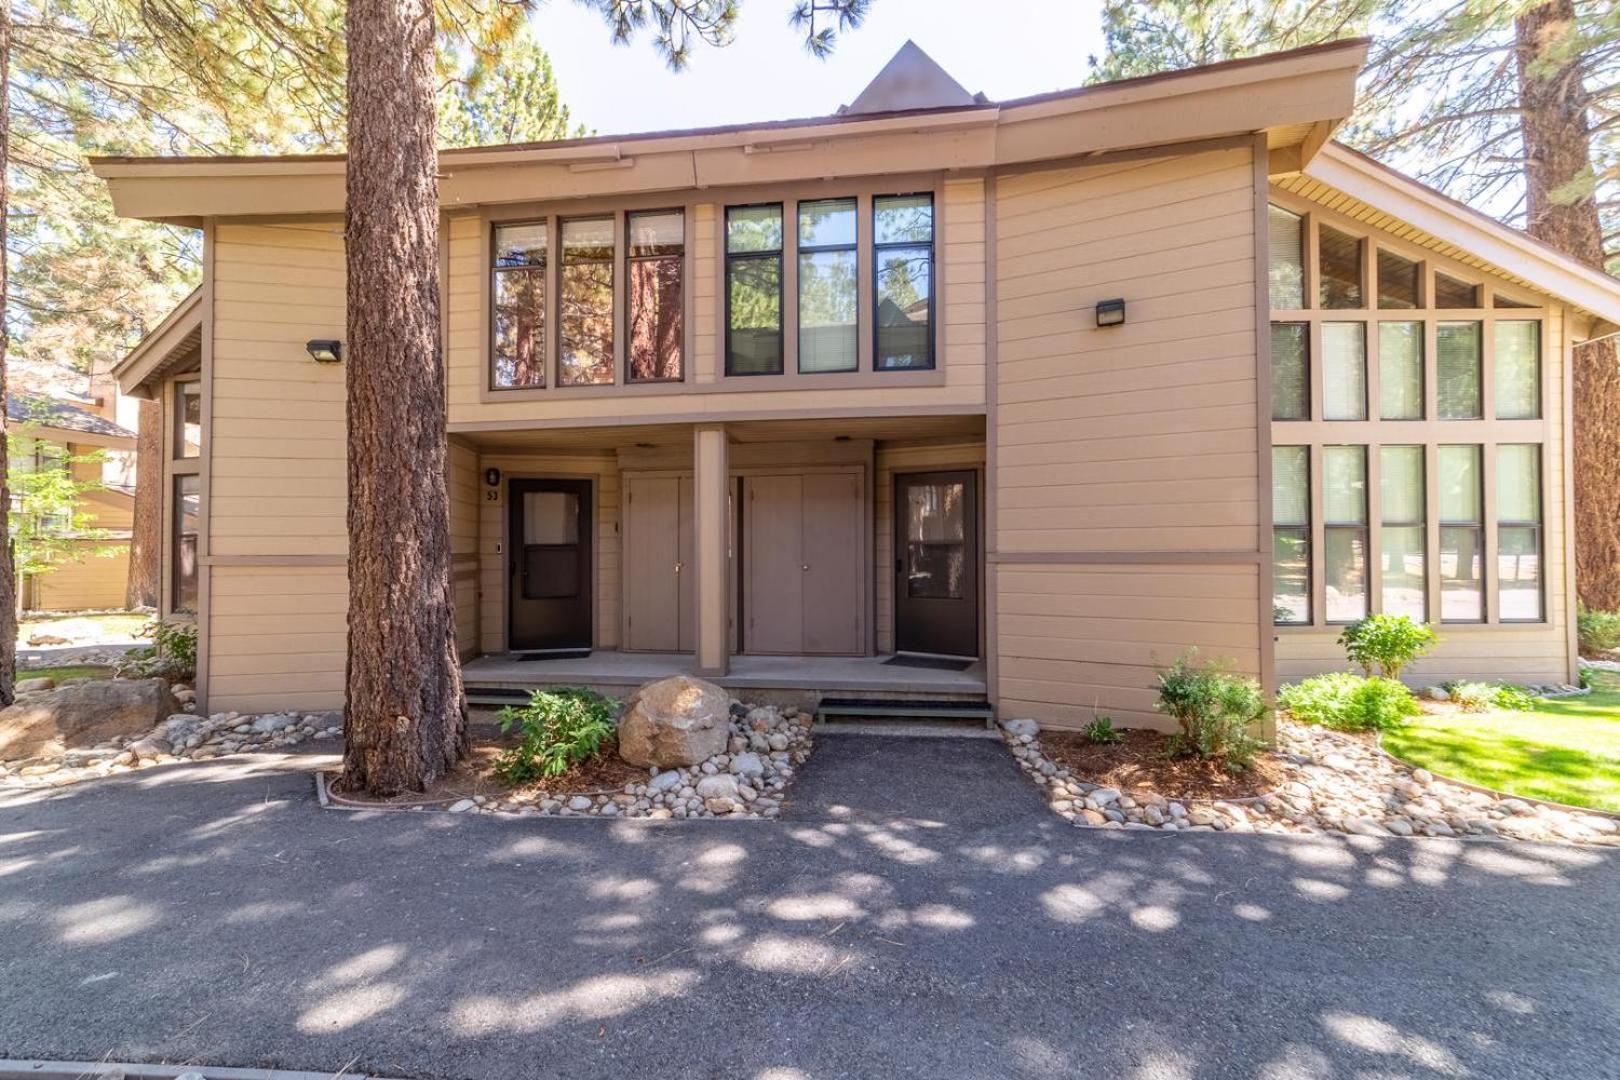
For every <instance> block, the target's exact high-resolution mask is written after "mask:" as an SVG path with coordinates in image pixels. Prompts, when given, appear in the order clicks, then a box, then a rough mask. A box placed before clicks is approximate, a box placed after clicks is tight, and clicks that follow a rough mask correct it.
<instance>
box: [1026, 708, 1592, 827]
mask: <svg viewBox="0 0 1620 1080" xmlns="http://www.w3.org/2000/svg"><path fill="white" fill-rule="evenodd" d="M1001 735H1002V740H1003V741H1004V742H1005V743H1006V744H1007V746H1008V747H1009V749H1010V750H1011V751H1012V754H1013V757H1014V758H1015V759H1016V760H1017V761H1018V766H1019V768H1021V769H1022V770H1023V771H1024V772H1025V773H1026V774H1027V775H1028V776H1029V777H1030V778H1031V779H1032V780H1034V781H1035V782H1036V783H1037V784H1039V785H1040V786H1041V788H1042V790H1043V792H1044V793H1045V795H1046V799H1047V803H1048V805H1049V806H1050V807H1051V808H1052V810H1053V811H1054V812H1056V813H1057V814H1059V815H1060V816H1061V817H1063V818H1065V819H1066V820H1068V821H1071V822H1073V823H1074V824H1075V825H1077V826H1081V827H1090V828H1104V829H1159V830H1163V831H1182V830H1187V831H1195V832H1269V833H1323V832H1338V833H1350V834H1355V835H1360V836H1382V837H1393V836H1449V837H1463V838H1467V839H1478V840H1487V839H1509V840H1535V841H1546V842H1555V843H1576V844H1607V845H1620V820H1616V819H1615V818H1614V817H1610V816H1606V815H1602V814H1596V813H1587V812H1581V811H1574V810H1561V809H1558V808H1556V807H1552V806H1546V805H1542V804H1538V803H1535V802H1532V801H1530V800H1527V799H1519V798H1514V797H1513V796H1510V795H1502V794H1499V793H1495V792H1483V791H1475V790H1473V789H1472V788H1468V787H1464V786H1462V785H1460V784H1454V783H1451V782H1449V781H1446V780H1444V779H1441V778H1437V777H1435V776H1434V775H1432V774H1431V773H1429V772H1428V771H1427V770H1425V769H1409V768H1407V767H1406V766H1405V765H1402V764H1401V763H1400V762H1397V761H1396V760H1395V759H1393V758H1391V757H1390V756H1389V755H1387V754H1385V753H1384V752H1383V751H1382V750H1380V749H1379V748H1378V746H1377V744H1376V743H1374V742H1373V741H1372V740H1371V739H1369V738H1365V737H1361V736H1357V735H1351V734H1346V733H1343V732H1337V731H1330V730H1328V729H1326V728H1320V727H1314V726H1311V725H1308V724H1299V723H1295V722H1293V721H1291V720H1285V719H1279V720H1278V722H1277V739H1276V745H1275V749H1273V750H1270V751H1267V753H1269V754H1271V755H1272V757H1273V758H1274V760H1276V761H1277V762H1278V764H1279V765H1280V766H1281V768H1282V770H1283V772H1284V774H1285V775H1286V776H1287V780H1285V781H1284V782H1283V783H1282V784H1280V785H1279V786H1278V787H1277V789H1276V790H1274V791H1272V792H1269V793H1267V794H1265V795H1261V796H1259V797H1257V798H1253V799H1243V800H1231V801H1226V800H1214V801H1210V800H1199V799H1181V800H1178V799H1170V798H1166V797H1164V796H1162V795H1158V794H1153V793H1143V792H1131V791H1121V790H1118V789H1115V788H1104V787H1099V786H1098V785H1096V784H1092V783H1088V782H1087V781H1085V780H1084V779H1082V778H1080V777H1077V776H1074V775H1072V774H1071V773H1070V772H1069V770H1067V769H1065V768H1063V767H1062V766H1060V765H1058V764H1057V763H1055V762H1053V761H1051V760H1050V759H1048V758H1047V757H1046V756H1045V755H1044V754H1042V753H1041V748H1040V729H1039V726H1038V725H1037V724H1036V723H1035V721H1033V720H1008V721H1005V722H1004V723H1003V725H1002V731H1001Z"/></svg>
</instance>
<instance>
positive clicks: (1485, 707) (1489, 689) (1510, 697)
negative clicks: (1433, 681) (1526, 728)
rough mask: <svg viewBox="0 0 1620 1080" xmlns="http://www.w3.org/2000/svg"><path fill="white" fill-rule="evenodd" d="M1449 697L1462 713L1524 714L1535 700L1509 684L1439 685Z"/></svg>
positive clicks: (1451, 682)
mask: <svg viewBox="0 0 1620 1080" xmlns="http://www.w3.org/2000/svg"><path fill="white" fill-rule="evenodd" d="M1440 687H1441V689H1443V690H1445V691H1446V693H1448V694H1450V695H1451V700H1452V702H1453V703H1454V704H1455V705H1456V706H1457V707H1458V708H1460V709H1461V710H1462V711H1463V712H1490V711H1491V710H1492V709H1501V710H1503V711H1505V712H1525V711H1527V710H1529V709H1531V708H1533V707H1534V706H1535V703H1536V699H1535V698H1533V697H1531V696H1530V695H1529V694H1528V693H1526V692H1525V691H1524V690H1523V689H1521V688H1520V687H1517V686H1514V685H1512V684H1511V683H1482V682H1458V681H1456V680H1452V681H1450V682H1443V683H1441V684H1440Z"/></svg>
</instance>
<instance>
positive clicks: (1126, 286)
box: [95, 42, 1620, 726]
mask: <svg viewBox="0 0 1620 1080" xmlns="http://www.w3.org/2000/svg"><path fill="white" fill-rule="evenodd" d="M1365 52H1366V47H1365V43H1364V42H1348V43H1339V44H1333V45H1328V46H1320V47H1315V48H1309V49H1301V50H1297V51H1294V52H1290V53H1282V54H1278V55H1274V56H1266V57H1260V58H1256V59H1252V60H1244V61H1238V62H1233V63H1225V64H1218V65H1214V66H1211V67H1207V68H1201V69H1196V70H1191V71H1185V72H1178V73H1174V74H1168V75H1162V76H1156V77H1152V78H1146V79H1134V80H1129V81H1126V82H1121V83H1115V84H1109V85H1101V86H1094V87H1088V88H1085V89H1081V90H1075V91H1068V92H1062V93H1055V94H1046V95H1042V96H1039V97H1034V98H1027V99H1023V100H1019V101H1008V102H1000V103H995V102H987V101H984V100H983V99H982V98H979V97H975V96H973V95H970V94H969V93H967V92H966V91H965V90H963V89H962V87H960V86H959V85H957V84H956V83H955V82H954V81H953V80H952V79H951V78H950V77H949V76H948V75H946V74H945V73H944V72H943V71H941V70H940V69H939V68H938V67H936V66H935V65H934V64H933V62H932V61H930V60H929V59H928V58H927V57H926V56H924V55H923V54H922V53H921V51H920V50H917V49H916V48H915V47H914V46H909V45H908V46H907V48H906V49H904V50H902V51H901V53H900V54H899V55H898V56H897V57H896V58H895V60H894V61H892V62H891V63H890V64H889V66H888V67H887V68H885V70H884V71H883V72H882V73H881V74H880V75H879V76H878V77H877V79H876V80H874V82H873V83H872V84H871V85H870V86H869V87H867V89H866V90H865V91H864V92H863V93H862V94H861V95H860V96H859V98H857V99H856V101H855V104H854V105H853V106H850V107H848V108H846V109H844V110H842V111H841V112H840V113H839V114H838V115H836V116H832V117H826V118H821V119H813V120H794V121H782V122H775V123H762V124H755V125H741V126H736V127H727V128H718V129H709V130H698V131H690V132H672V133H662V134H654V135H638V136H623V137H616V136H606V137H600V138H590V139H579V140H568V141H563V142H556V143H544V144H534V145H523V146H510V147H494V148H480V149H467V150H449V151H446V152H444V153H443V154H442V170H443V176H442V179H441V182H440V183H441V196H442V199H443V206H444V213H443V229H442V241H443V267H444V277H443V280H444V310H445V352H446V357H447V366H448V417H449V431H450V441H451V470H450V476H449V478H448V481H449V488H450V498H451V533H452V538H453V544H454V551H455V584H456V589H457V596H458V601H459V611H458V614H459V630H460V641H461V647H462V652H463V654H464V656H465V657H466V658H467V660H468V663H467V666H466V674H467V680H468V685H469V687H471V688H472V690H473V692H474V693H475V694H476V695H477V696H478V698H479V699H480V700H486V701H487V700H499V699H501V698H502V697H503V696H504V695H509V694H510V693H511V692H512V691H513V689H514V688H518V687H522V686H524V685H533V684H535V683H545V682H591V683H596V684H599V685H628V684H633V683H634V682H636V681H638V680H640V679H644V678H648V677H651V676H654V675H657V674H661V673H665V672H669V671H675V670H692V671H697V672H701V673H705V674H708V675H711V676H713V677H715V678H717V679H720V680H721V681H723V682H725V683H726V684H727V685H730V686H734V687H739V688H744V689H746V690H747V691H748V692H750V693H754V694H764V693H766V692H768V691H770V690H783V691H793V690H805V689H808V690H813V691H818V692H822V693H825V694H827V695H829V696H834V697H843V698H862V699H864V698H874V697H884V696H902V697H903V696H911V697H914V698H922V699H928V700H934V699H953V700H962V699H967V700H969V701H973V700H977V701H979V702H981V703H982V702H988V703H989V704H990V705H992V706H994V707H995V708H997V709H998V710H1000V712H1001V713H1003V714H1005V715H1027V716H1034V717H1037V718H1039V719H1041V720H1043V721H1045V722H1048V723H1052V724H1056V725H1060V726H1078V725H1081V724H1084V723H1085V722H1087V721H1089V720H1090V719H1091V718H1092V716H1093V714H1094V711H1100V712H1103V713H1107V714H1110V715H1112V716H1113V717H1114V718H1115V719H1116V720H1118V721H1121V722H1124V723H1137V724H1152V723H1157V722H1159V721H1160V718H1159V717H1158V716H1157V714H1156V713H1155V712H1154V711H1153V701H1154V697H1155V691H1154V675H1155V668H1156V667H1157V666H1159V665H1163V664H1166V663H1168V662H1169V661H1171V660H1172V659H1173V658H1175V657H1176V656H1177V655H1178V654H1179V653H1181V652H1182V651H1183V650H1185V649H1188V648H1192V647H1197V648H1198V649H1200V650H1201V651H1202V652H1203V654H1205V655H1207V656H1219V657H1228V658H1231V660H1232V661H1234V662H1235V664H1236V665H1237V666H1238V667H1239V668H1240V669H1241V670H1244V671H1248V672H1253V673H1255V674H1257V675H1259V676H1260V677H1261V678H1262V679H1263V680H1264V681H1265V682H1266V683H1267V684H1268V685H1269V684H1274V682H1275V680H1276V679H1277V678H1279V677H1283V678H1287V677H1294V676H1299V675H1303V674H1305V673H1307V672H1311V671H1317V670H1322V669H1326V668H1333V667H1340V666H1343V661H1342V658H1341V656H1340V653H1339V650H1338V649H1337V647H1336V646H1335V644H1334V638H1335V636H1336V635H1337V633H1338V625H1339V624H1341V623H1344V622H1348V621H1351V620H1353V619H1355V618H1357V617H1358V616H1360V615H1361V614H1363V613H1364V612H1367V611H1381V610H1384V611H1402V612H1408V613H1411V614H1413V615H1416V616H1420V617H1425V618H1428V619H1431V620H1435V621H1437V622H1439V623H1440V629H1441V633H1442V636H1443V639H1444V640H1443V643H1442V644H1441V646H1440V647H1439V648H1438V649H1437V650H1436V651H1435V653H1434V654H1433V655H1432V656H1431V657H1429V658H1427V659H1425V660H1424V661H1422V662H1421V663H1419V664H1417V665H1414V666H1413V668H1412V671H1411V674H1412V677H1413V679H1415V680H1417V681H1428V680H1435V679H1439V678H1444V677H1474V678H1515V679H1524V680H1531V681H1536V682H1548V681H1558V682H1563V681H1567V680H1572V679H1573V678H1574V677H1575V675H1576V662H1577V659H1576V653H1575V644H1574V619H1573V615H1574V606H1575V602H1574V590H1573V581H1572V573H1571V570H1572V565H1573V562H1572V558H1571V544H1572V539H1571V535H1570V529H1569V514H1570V477H1569V468H1568V462H1569V459H1570V447H1569V427H1570V420H1569V416H1570V386H1569V380H1568V378H1567V375H1568V372H1569V370H1570V350H1571V348H1572V347H1573V345H1574V344H1575V343H1576V342H1578V341H1580V340H1582V339H1586V338H1590V337H1593V336H1596V335H1599V334H1603V333H1607V332H1610V331H1611V330H1613V329H1614V328H1615V327H1616V326H1617V325H1620V283H1617V282H1616V281H1614V280H1611V279H1609V278H1606V277H1604V276H1602V275H1601V274H1598V273H1596V272H1594V271H1592V270H1590V269H1587V268H1585V267H1583V266H1580V265H1577V264H1576V263H1574V262H1572V261H1571V260H1569V259H1567V258H1565V257H1563V256H1562V255H1559V254H1557V253H1556V252H1553V251H1551V250H1550V249H1548V248H1546V247H1544V246H1542V245H1540V244H1538V243H1536V242H1534V241H1532V240H1529V239H1527V238H1526V237H1524V236H1523V235H1521V234H1519V233H1517V232H1514V231H1512V230H1510V229H1507V228H1504V227H1502V226H1501V225H1499V224H1497V223H1495V222H1493V221H1491V220H1489V219H1487V218H1485V217H1484V216H1483V215H1480V214H1477V213H1475V212H1474V211H1471V210H1469V209H1468V208H1466V207H1463V206H1461V205H1459V204H1457V203H1454V202H1452V201H1450V200H1448V199H1446V198H1444V197H1442V196H1440V195H1438V194H1437V193H1435V192H1433V191H1431V190H1429V189H1426V188H1424V187H1422V186H1420V185H1418V184H1416V183H1414V182H1413V181H1411V180H1409V179H1407V178H1405V177H1403V176H1400V175H1398V174H1396V173H1394V172H1391V171H1390V170H1388V169H1386V168H1384V167H1382V166H1380V165H1377V164H1375V163H1373V162H1371V161H1369V160H1368V159H1366V158H1364V157H1361V156H1360V155H1358V154H1356V153H1354V152H1352V151H1350V150H1347V149H1345V148H1343V147H1341V146H1338V145H1336V144H1334V143H1333V142H1331V135H1332V132H1333V131H1334V129H1335V127H1336V126H1337V125H1338V124H1339V123H1340V121H1341V120H1342V118H1344V117H1345V116H1346V115H1347V114H1348V113H1349V112H1350V110H1351V106H1352V102H1353V99H1354V92H1355V79H1356V75H1357V72H1358V71H1359V69H1360V67H1361V64H1362V62H1363V60H1364V58H1365ZM95 167H96V170H97V172H98V174H99V175H100V176H102V177H104V178H105V179H106V180H107V182H108V184H109V187H110V188H111V191H112V195H113V198H114V200H115V202H116V205H117V207H118V210H119V212H120V213H122V214H124V215H126V216H130V217H136V218H142V219H146V220H153V221H167V222H176V223H182V224H187V225H191V226H196V227H200V228H201V229H202V230H203V235H204V265H205V269H204V280H203V284H202V286H201V287H200V289H199V290H198V292H197V293H196V295H194V296H193V297H191V298H190V299H189V300H187V302H186V303H185V304H184V305H183V306H182V307H181V308H180V309H179V310H177V311H176V312H175V314H174V315H173V316H171V317H170V319H169V320H167V321H166V322H165V323H164V325H163V326H161V327H159V328H158V330H157V331H156V332H155V333H154V334H153V335H152V336H151V337H150V338H149V339H148V340H147V341H146V342H145V343H143V344H142V345H141V347H140V348H139V349H137V350H136V351H135V352H134V353H133V354H131V355H130V356H129V357H128V358H127V359H126V360H125V361H124V362H123V363H122V364H121V365H120V366H119V368H118V370H117V376H118V378H119V380H120V383H121V385H122V387H123V389H124V390H125V391H126V392H128V393H134V394H142V395H148V396H156V397H158V398H160V399H161V400H162V401H163V403H164V408H165V410H166V411H167V414H168V416H169V418H170V425H171V428H172V430H173V432H174V437H173V438H172V439H171V440H170V442H171V445H170V448H169V453H168V460H167V463H166V466H165V477H166V490H167V491H168V493H169V497H168V499H169V501H168V521H169V523H170V524H169V535H168V539H167V541H166V543H167V552H168V554H167V555H166V562H165V565H166V567H167V569H166V571H165V574H166V584H165V593H164V596H165V610H166V611H168V612H181V611H190V612H195V613H196V614H197V617H198V618H199V620H200V621H201V623H202V624H203V625H202V631H203V632H202V635H201V652H202V659H201V679H200V683H199V689H200V690H201V692H203V693H204V694H205V695H206V696H207V701H208V707H210V708H214V709H242V710H255V709H278V708H330V707H335V706H337V705H339V704H340V703H341V699H342V690H343V683H344V648H345V633H346V626H345V607H346V600H347V593H346V585H345V565H346V554H345V550H346V537H347V533H346V527H345V507H346V500H347V493H346V471H345V463H344V454H345V433H344V423H345V421H344V375H343V369H342V366H341V363H330V362H321V359H322V356H320V355H317V354H323V353H325V352H326V351H327V348H326V346H323V345H322V342H328V343H329V342H331V341H335V340H337V339H340V338H342V336H343V333H344V325H345V316H344V253H343V243H342V227H341V212H342V205H343V191H344V162H343V160H342V158H341V157H336V156H314V157H287V158H252V159H240V158H217V159H209V158H191V159H135V158H104V159H100V160H98V161H97V162H96V166H95ZM401 467H409V463H404V462H402V463H401ZM895 653H904V654H924V655H926V656H933V657H940V656H944V657H959V658H962V659H963V660H965V661H966V662H967V663H966V665H965V666H963V667H962V670H951V668H952V667H957V666H962V665H949V664H947V665H946V666H945V667H942V668H938V669H935V668H926V667H910V666H896V665H893V664H887V663H884V660H885V658H888V657H890V656H891V655H892V654H895ZM515 656H528V657H536V656H538V657H541V658H540V659H538V660H532V661H531V662H524V663H517V662H514V661H513V659H512V658H513V657H515ZM908 660H909V658H908Z"/></svg>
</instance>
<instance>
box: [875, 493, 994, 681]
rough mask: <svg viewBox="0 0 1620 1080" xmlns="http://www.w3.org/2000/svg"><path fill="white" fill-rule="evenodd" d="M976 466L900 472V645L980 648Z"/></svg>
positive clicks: (958, 650)
mask: <svg viewBox="0 0 1620 1080" xmlns="http://www.w3.org/2000/svg"><path fill="white" fill-rule="evenodd" d="M978 487H979V483H978V475H977V474H976V473H973V472H930V473H897V474H896V475H895V478H894V526H895V537H894V551H895V560H894V570H895V580H894V647H895V650H896V651H897V652H912V653H931V654H934V655H938V656H975V657H976V656H978V655H979V492H978Z"/></svg>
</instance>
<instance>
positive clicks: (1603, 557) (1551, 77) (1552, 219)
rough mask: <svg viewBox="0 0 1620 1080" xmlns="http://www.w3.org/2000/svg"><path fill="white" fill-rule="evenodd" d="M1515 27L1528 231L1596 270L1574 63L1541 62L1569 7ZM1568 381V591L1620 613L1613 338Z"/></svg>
mask: <svg viewBox="0 0 1620 1080" xmlns="http://www.w3.org/2000/svg"><path fill="white" fill-rule="evenodd" d="M1515 29H1516V37H1517V49H1516V52H1517V60H1518V73H1519V101H1520V106H1521V109H1522V112H1521V119H1520V126H1521V129H1522V131H1523V133H1524V149H1525V159H1526V165H1525V179H1526V187H1527V195H1528V198H1527V209H1528V218H1529V222H1528V226H1527V228H1528V231H1529V233H1530V235H1531V236H1534V237H1536V238H1537V239H1538V240H1544V241H1546V242H1547V243H1549V244H1551V245H1552V246H1553V247H1556V248H1557V249H1558V250H1560V251H1562V252H1564V253H1565V254H1567V255H1570V256H1573V257H1574V258H1576V259H1578V260H1579V261H1581V262H1583V263H1585V264H1586V265H1588V266H1591V267H1593V268H1595V269H1597V270H1602V269H1603V268H1604V267H1603V229H1602V225H1601V223H1600V222H1599V219H1598V208H1597V202H1596V197H1595V196H1594V195H1593V194H1592V193H1591V192H1590V191H1587V192H1586V193H1585V194H1581V195H1579V196H1577V195H1575V194H1574V193H1573V192H1572V191H1571V190H1569V188H1568V185H1570V184H1571V182H1572V181H1576V180H1578V179H1580V178H1582V177H1586V176H1589V174H1590V173H1591V171H1592V145H1591V134H1590V131H1589V129H1588V126H1587V125H1588V117H1587V109H1588V104H1589V102H1588V99H1587V93H1586V88H1585V85H1584V83H1583V81H1582V74H1583V72H1582V67H1581V63H1580V60H1579V57H1578V56H1577V57H1575V58H1574V59H1571V60H1570V61H1569V62H1567V63H1552V64H1549V63H1547V62H1546V61H1544V60H1542V58H1543V57H1545V56H1547V55H1548V54H1549V53H1551V52H1554V51H1555V50H1556V49H1557V47H1558V43H1559V41H1560V39H1562V38H1564V37H1566V36H1567V35H1569V34H1570V33H1572V32H1573V31H1574V29H1575V5H1574V0H1552V2H1551V3H1546V4H1541V5H1539V6H1537V7H1534V8H1531V9H1530V10H1529V11H1526V12H1525V13H1524V14H1523V15H1521V16H1519V18H1518V21H1517V24H1516V27H1515ZM1561 189H1562V190H1561ZM1573 374H1574V380H1575V415H1574V435H1573V438H1574V449H1575V584H1576V589H1577V592H1578V594H1579V596H1580V599H1581V603H1583V604H1585V605H1586V606H1587V607H1588V608H1592V609H1594V610H1599V611H1620V369H1617V367H1616V365H1615V349H1614V340H1613V339H1610V340H1608V341H1601V342H1597V343H1595V344H1591V345H1582V346H1579V347H1577V348H1576V349H1575V370H1574V373H1573Z"/></svg>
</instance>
